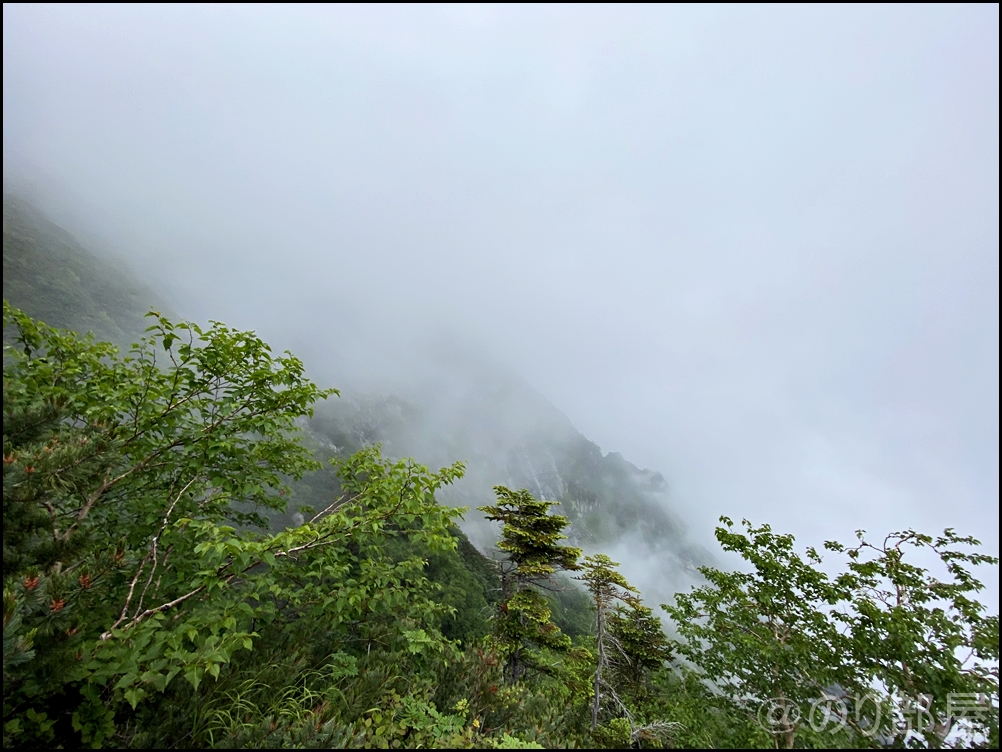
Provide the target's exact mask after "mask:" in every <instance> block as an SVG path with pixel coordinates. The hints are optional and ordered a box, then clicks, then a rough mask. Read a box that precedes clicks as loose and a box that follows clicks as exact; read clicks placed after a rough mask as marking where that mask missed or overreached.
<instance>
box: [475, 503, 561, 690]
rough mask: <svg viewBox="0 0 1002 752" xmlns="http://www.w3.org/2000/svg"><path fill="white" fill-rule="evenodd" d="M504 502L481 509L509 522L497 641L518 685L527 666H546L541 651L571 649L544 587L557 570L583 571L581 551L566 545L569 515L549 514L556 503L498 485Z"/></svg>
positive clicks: (502, 546)
mask: <svg viewBox="0 0 1002 752" xmlns="http://www.w3.org/2000/svg"><path fill="white" fill-rule="evenodd" d="M494 492H495V493H496V494H497V498H498V503H497V504H496V505H494V506H483V507H478V508H479V509H480V511H481V512H484V513H485V514H486V515H487V519H489V520H499V521H501V522H503V523H504V528H503V530H502V532H501V540H500V542H499V543H498V548H499V549H500V550H501V551H504V552H505V553H506V554H507V555H508V561H507V562H505V563H504V564H502V571H501V589H502V593H501V602H500V603H499V605H498V613H497V616H496V619H495V629H494V640H495V643H496V645H497V646H498V647H499V648H500V650H501V652H502V654H503V655H504V656H505V658H506V664H507V665H506V667H505V668H506V670H505V676H506V679H507V680H508V681H509V682H510V683H512V684H514V683H516V682H518V681H519V680H520V679H521V678H522V677H523V675H524V674H525V671H526V669H528V668H535V669H543V666H542V664H541V663H540V661H539V656H538V649H539V648H550V649H554V650H565V649H567V648H568V647H570V638H569V637H567V635H565V634H563V633H561V631H560V629H559V628H558V627H557V625H556V624H554V623H553V622H552V621H550V608H549V606H548V605H547V602H546V599H545V598H544V597H543V595H542V593H540V592H539V588H541V587H546V586H547V584H548V583H550V582H551V580H552V577H553V575H554V574H556V572H558V571H561V570H564V571H566V570H572V571H573V570H577V569H579V566H578V557H580V556H581V549H579V548H573V547H571V546H563V545H560V543H559V541H561V540H564V539H566V536H565V535H563V534H562V531H563V529H564V528H565V527H567V525H568V520H567V518H566V517H564V516H563V515H556V514H552V515H551V514H549V508H550V507H552V506H556V505H557V504H558V502H556V501H539V500H537V499H535V498H533V496H532V494H530V493H529V492H528V491H527V490H525V489H522V490H520V491H513V490H511V489H510V488H506V487H505V486H495V487H494Z"/></svg>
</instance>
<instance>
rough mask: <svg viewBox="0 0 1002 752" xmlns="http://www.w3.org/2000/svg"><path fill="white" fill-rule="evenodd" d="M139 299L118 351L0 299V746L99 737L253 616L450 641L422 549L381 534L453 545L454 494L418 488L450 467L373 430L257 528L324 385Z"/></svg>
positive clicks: (204, 672) (247, 338)
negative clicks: (393, 450)
mask: <svg viewBox="0 0 1002 752" xmlns="http://www.w3.org/2000/svg"><path fill="white" fill-rule="evenodd" d="M154 318H155V323H154V325H153V326H152V327H151V328H150V330H148V331H150V333H151V334H150V336H149V337H148V338H147V339H145V340H143V341H142V342H141V343H139V344H138V345H136V346H134V347H133V349H132V351H131V353H130V354H129V355H128V356H126V357H124V358H123V357H121V356H119V355H118V353H117V351H116V350H115V348H113V347H112V346H111V345H107V344H104V343H97V342H94V341H93V340H92V339H90V338H87V337H78V336H77V335H75V334H73V333H72V332H64V331H58V330H54V329H51V328H49V327H47V326H45V325H44V324H41V323H39V322H36V321H33V320H31V319H30V318H28V317H27V316H25V315H24V314H23V313H22V312H20V311H18V310H17V309H15V308H12V307H10V306H8V305H7V304H6V302H5V304H4V326H5V330H6V329H7V327H8V326H10V327H11V328H12V329H13V330H14V336H13V338H12V339H13V344H11V345H9V346H5V348H4V402H3V405H4V479H3V480H4V508H3V514H4V536H3V538H4V742H5V744H4V746H5V747H6V746H11V745H12V744H13V745H28V746H32V745H34V746H45V745H47V744H53V743H55V744H62V745H65V746H79V745H80V744H81V743H83V744H85V745H87V744H91V745H100V744H102V743H104V742H105V741H107V740H109V739H111V738H112V735H113V734H114V733H116V732H115V728H116V716H117V715H119V714H120V713H124V712H130V711H129V710H128V709H129V708H131V712H133V713H135V712H139V711H141V710H142V708H141V707H139V706H140V703H144V702H151V701H152V698H153V697H155V696H158V695H161V693H163V692H164V691H165V690H166V688H167V687H168V685H170V684H171V682H172V680H173V679H174V677H175V676H178V675H181V676H183V677H184V679H186V680H187V681H188V683H189V684H190V685H191V688H192V691H194V692H196V693H197V692H198V691H199V687H200V686H201V685H202V682H203V679H205V678H206V677H212V678H214V679H217V680H218V678H219V677H220V675H221V672H222V671H223V670H224V669H225V668H226V666H227V665H229V664H230V661H231V657H232V656H233V654H234V653H235V652H236V651H247V650H252V649H253V648H254V645H255V642H256V641H257V640H259V639H260V634H261V633H260V630H261V628H262V626H264V625H269V624H272V625H274V624H278V625H281V624H283V623H292V622H295V621H303V620H305V621H308V622H310V623H311V624H313V625H314V627H313V628H314V630H315V631H318V632H319V633H321V634H323V635H325V637H326V639H328V640H330V641H342V642H343V643H344V644H346V645H347V644H357V643H362V644H368V645H371V644H377V645H379V646H380V647H381V648H382V649H383V650H384V651H386V652H387V654H389V655H392V656H394V660H395V661H396V662H397V663H399V662H400V661H402V660H403V659H404V657H405V656H406V657H407V658H408V659H409V660H410V661H412V663H413V664H414V665H418V666H421V665H423V662H425V661H432V660H433V657H434V656H436V655H441V656H444V655H447V654H448V653H449V651H450V650H451V649H452V648H451V646H450V645H449V643H447V642H446V641H445V640H443V639H442V637H441V635H440V634H439V633H438V632H437V626H436V625H437V624H438V623H439V621H440V618H441V615H442V611H443V609H442V607H441V606H439V605H438V604H436V603H435V602H434V600H433V599H432V597H431V596H432V592H431V590H430V589H429V586H428V583H427V582H426V581H425V579H424V578H423V576H422V574H421V572H422V570H423V567H424V565H425V562H423V561H422V560H419V559H414V558H411V559H407V560H404V561H394V560H391V559H390V558H389V557H387V556H386V555H385V554H384V553H383V550H384V549H385V541H386V539H387V537H390V536H393V537H395V536H407V537H410V538H411V539H412V540H414V541H417V542H420V543H422V544H424V545H426V546H427V547H429V548H430V549H431V550H443V549H446V548H450V547H454V546H455V545H456V544H455V538H454V537H453V536H452V535H450V534H449V527H450V525H451V524H452V519H453V518H455V517H456V516H457V515H459V514H460V513H461V510H454V509H448V508H445V507H441V506H439V505H438V504H437V503H436V501H435V492H436V490H437V489H438V488H440V487H441V486H442V485H444V484H447V483H451V482H452V481H454V480H455V479H456V478H458V477H460V476H461V475H462V471H463V469H462V465H459V464H457V465H454V466H453V467H451V468H445V469H443V470H441V471H439V472H438V473H430V472H428V470H427V468H425V467H423V466H421V465H417V464H415V463H414V462H411V461H399V462H391V461H388V460H385V459H383V458H382V457H381V456H380V455H379V450H378V447H371V448H369V449H367V450H365V451H363V452H360V453H359V454H357V455H355V456H353V457H351V458H349V459H347V460H345V461H343V462H341V463H340V467H339V477H340V487H341V490H342V495H341V496H340V497H338V498H337V499H334V500H332V503H331V504H330V506H328V507H327V508H326V509H323V510H321V511H320V512H319V513H317V514H316V515H315V516H314V517H313V518H312V519H311V520H310V521H309V522H307V523H305V524H303V525H302V526H300V527H298V528H292V529H289V530H286V531H283V532H280V533H277V534H269V533H267V532H265V530H264V520H263V519H262V517H261V516H260V515H259V513H258V509H260V508H261V507H272V508H284V506H285V504H286V500H287V498H288V494H289V489H288V487H287V486H286V485H284V483H283V478H288V477H291V478H297V477H299V476H301V475H302V474H303V473H304V472H306V471H307V470H310V469H313V468H316V467H317V466H318V463H316V462H315V461H314V460H313V458H312V456H311V453H310V452H309V451H308V449H307V448H306V447H304V446H303V445H302V443H301V442H300V437H299V433H300V432H299V430H298V428H297V426H296V421H297V420H298V419H300V418H302V417H306V416H309V415H310V414H311V412H312V406H313V403H314V402H315V401H316V400H317V399H319V398H322V397H325V396H327V395H328V394H330V393H332V390H321V389H318V388H317V387H316V386H314V385H313V384H312V383H310V382H309V381H308V380H307V379H305V378H304V377H303V369H302V364H301V363H300V361H298V360H297V359H296V358H294V357H292V356H291V355H288V354H287V355H285V356H282V357H275V356H273V355H272V354H271V352H270V349H269V348H268V346H267V345H266V344H265V343H263V342H262V341H261V340H260V339H258V338H257V337H255V336H254V335H253V334H252V333H247V332H238V331H234V330H231V329H228V328H227V327H224V326H223V325H221V324H213V325H212V326H211V327H210V328H208V329H205V330H203V329H201V328H199V327H197V326H195V325H193V324H172V323H171V322H169V321H167V320H166V319H164V318H162V317H160V316H159V315H155V314H154ZM5 334H6V331H5ZM304 629H306V631H307V632H309V631H310V630H309V629H307V628H304ZM279 631H281V630H279ZM329 649H330V650H332V651H333V652H336V648H329ZM429 685H431V680H430V678H429V679H427V680H426V681H425V683H424V685H422V686H423V687H424V690H422V691H427V692H430V691H431V686H429ZM410 686H412V687H413V686H414V685H413V683H411V685H410ZM415 691H416V690H415ZM405 699H406V698H405ZM411 699H414V698H411ZM398 700H399V697H398ZM415 702H417V700H415ZM412 705H413V704H412ZM414 707H421V708H424V707H427V705H426V704H421V703H420V702H418V703H417V705H414ZM123 708H124V710H123ZM428 712H430V710H429V711H428ZM311 727H312V724H311ZM350 736H351V735H350V734H349V737H348V738H350Z"/></svg>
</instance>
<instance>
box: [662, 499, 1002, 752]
mask: <svg viewBox="0 0 1002 752" xmlns="http://www.w3.org/2000/svg"><path fill="white" fill-rule="evenodd" d="M721 520H722V521H723V522H724V523H725V524H726V527H718V528H717V539H718V540H719V541H720V543H721V546H722V547H723V548H724V550H726V551H734V552H737V553H739V554H740V555H741V556H742V557H743V558H744V559H745V560H746V561H747V562H749V563H750V564H751V565H752V571H751V572H721V571H719V570H716V569H711V568H703V569H702V570H701V571H702V572H703V575H704V576H705V577H706V579H707V580H708V582H709V584H707V585H705V586H702V587H699V588H695V589H694V590H693V591H692V592H691V593H688V594H678V595H676V605H674V606H663V608H664V609H665V610H666V611H667V612H668V613H669V614H670V615H671V616H672V618H673V619H674V621H675V623H676V628H677V629H678V632H679V635H680V636H681V638H682V639H681V640H680V641H676V642H675V643H674V649H675V650H676V651H677V652H678V653H679V654H680V655H682V656H684V657H685V658H686V659H687V660H688V661H690V662H691V663H692V664H693V665H695V666H696V667H698V668H699V670H700V672H701V676H702V677H704V679H705V680H706V681H708V682H709V683H710V686H712V687H713V688H714V692H715V693H716V694H718V695H719V697H720V698H722V699H725V700H726V701H727V703H728V704H729V705H730V706H731V707H732V708H733V710H734V711H736V712H739V713H744V714H746V715H747V716H748V717H755V716H756V714H757V719H758V721H759V722H760V725H761V726H762V728H764V729H766V730H767V731H768V732H769V733H770V734H771V735H772V736H773V737H774V740H775V742H776V744H777V746H778V745H780V744H782V746H784V747H787V748H792V747H793V746H794V745H795V744H797V743H800V744H807V745H809V746H853V745H859V744H863V745H873V744H878V743H887V744H891V745H893V746H901V745H914V744H917V743H919V742H920V740H921V744H922V745H927V746H933V747H938V746H941V745H942V744H944V743H945V742H946V739H947V736H948V735H949V734H950V733H951V731H953V730H954V729H955V728H956V727H957V725H958V723H960V724H961V725H962V729H963V732H964V733H965V734H966V735H967V736H966V737H963V738H967V739H977V738H979V737H980V738H981V739H986V740H987V739H991V738H992V735H993V734H995V735H997V733H998V732H997V728H998V710H997V708H998V691H999V690H998V686H999V685H998V617H997V616H988V615H985V613H984V611H985V609H984V606H982V605H981V604H980V603H978V602H977V601H975V600H974V599H973V598H972V597H971V594H972V593H975V592H977V591H979V590H981V589H982V585H981V583H980V582H979V581H978V580H977V579H975V578H974V577H973V576H972V575H971V573H970V571H969V567H970V566H976V565H983V564H988V565H997V564H998V559H996V558H995V557H991V556H986V555H983V554H978V553H969V552H966V551H963V550H961V549H960V548H959V547H961V546H976V545H979V544H978V542H977V541H975V540H974V539H972V538H963V537H960V536H957V535H956V534H954V533H953V532H952V531H950V530H947V531H946V532H945V533H944V534H943V535H942V536H940V537H937V538H933V537H931V536H926V535H921V534H919V533H915V532H914V531H910V530H909V531H906V532H903V533H893V534H891V535H889V536H887V538H885V539H884V541H883V542H882V543H881V544H877V545H875V544H871V543H869V542H868V541H867V540H866V539H865V537H864V536H863V533H862V532H861V533H859V536H858V537H859V543H858V545H857V546H855V547H853V548H847V547H845V546H843V545H842V544H839V543H837V542H828V543H826V544H825V545H826V548H828V549H829V550H832V551H836V552H844V553H846V554H847V556H848V567H847V569H848V571H846V572H845V573H843V574H842V575H839V576H838V577H835V578H830V577H829V576H828V575H826V574H825V573H823V572H821V571H820V570H819V569H818V568H817V565H818V564H820V563H821V559H820V557H819V556H818V554H817V553H816V552H815V551H814V550H812V549H808V550H807V554H806V560H805V559H802V558H801V557H800V556H799V555H797V554H796V553H795V552H794V550H793V537H792V536H790V535H777V534H775V533H773V532H772V531H771V529H770V528H769V526H768V525H763V526H761V527H753V526H752V525H751V524H750V523H748V522H747V521H745V522H744V525H745V529H746V534H741V533H737V532H734V531H733V530H732V528H733V525H732V523H731V522H730V520H727V519H726V518H721ZM908 548H926V549H929V550H931V551H933V552H934V553H936V554H937V555H938V556H939V558H940V560H941V561H942V562H943V565H944V568H945V570H946V572H947V573H948V575H949V579H947V580H941V579H939V578H937V577H934V576H932V575H931V574H929V573H928V572H927V571H926V570H925V569H924V568H923V567H921V566H918V565H916V564H913V563H909V562H906V561H905V553H906V550H907V549H908ZM951 698H952V699H951ZM957 698H966V699H967V700H968V701H970V702H975V703H976V705H977V707H974V708H967V710H969V711H970V710H975V711H978V712H976V713H971V714H969V715H967V716H966V717H964V716H963V715H960V714H957V712H956V709H954V710H953V712H952V713H951V710H950V708H951V702H955V701H956V700H957ZM849 705H851V706H852V707H851V708H850V707H848V706H849ZM818 721H823V722H822V723H820V724H818V723H816V722H818ZM819 726H820V728H819Z"/></svg>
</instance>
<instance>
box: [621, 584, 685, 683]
mask: <svg viewBox="0 0 1002 752" xmlns="http://www.w3.org/2000/svg"><path fill="white" fill-rule="evenodd" d="M608 630H609V634H610V635H612V637H613V638H614V639H615V640H616V644H617V646H618V651H619V653H620V654H621V655H622V656H623V660H621V661H616V662H615V663H614V665H613V677H614V678H613V681H614V683H615V684H616V685H617V687H619V688H620V692H621V693H628V694H630V695H633V696H634V697H635V698H639V697H640V696H641V695H643V694H644V693H645V692H646V690H647V688H648V679H649V677H650V675H651V674H652V673H653V672H654V671H657V670H658V669H659V668H661V667H662V666H664V665H665V663H666V662H668V661H670V660H671V658H672V653H671V647H670V644H669V641H668V637H667V636H666V635H665V633H664V629H663V628H662V626H661V619H659V618H658V617H657V616H655V615H654V611H653V610H651V609H650V608H648V607H647V606H645V605H643V604H642V603H641V602H640V601H639V600H634V601H626V602H625V605H617V606H616V608H614V609H613V610H612V613H610V614H609V624H608Z"/></svg>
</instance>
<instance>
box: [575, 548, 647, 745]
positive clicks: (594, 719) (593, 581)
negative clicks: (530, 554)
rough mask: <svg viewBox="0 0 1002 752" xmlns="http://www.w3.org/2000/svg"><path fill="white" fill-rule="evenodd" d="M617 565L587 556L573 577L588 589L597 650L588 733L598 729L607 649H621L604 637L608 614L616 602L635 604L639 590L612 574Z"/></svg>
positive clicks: (606, 665) (604, 557)
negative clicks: (580, 571)
mask: <svg viewBox="0 0 1002 752" xmlns="http://www.w3.org/2000/svg"><path fill="white" fill-rule="evenodd" d="M618 566H619V562H615V561H613V560H612V559H610V558H609V557H608V556H606V555H605V554H596V555H594V556H587V557H585V559H584V561H583V562H582V567H581V568H582V569H583V570H584V574H582V575H581V576H579V577H578V578H577V579H579V580H581V581H582V582H584V583H585V585H586V586H587V587H588V592H590V593H591V597H592V602H593V603H594V605H595V639H596V646H597V648H598V661H597V663H596V666H595V679H594V684H595V687H594V691H595V695H594V697H592V705H591V729H592V731H594V730H595V727H596V726H598V713H599V709H600V708H601V706H602V687H603V685H605V684H607V683H608V682H607V680H606V679H605V677H603V675H602V674H603V672H606V671H608V670H609V668H610V656H609V649H610V648H612V649H613V650H615V649H620V650H622V648H621V647H620V645H619V643H618V641H617V640H616V638H615V637H614V636H610V635H608V632H607V625H608V621H609V615H610V611H611V610H612V608H613V607H614V606H615V605H616V602H617V601H619V602H623V603H628V604H630V605H639V603H638V601H637V595H639V591H638V590H637V589H636V588H635V587H633V586H632V585H631V584H630V583H629V582H627V581H626V578H625V577H623V575H621V574H620V573H619V572H618V571H616V567H618Z"/></svg>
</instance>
